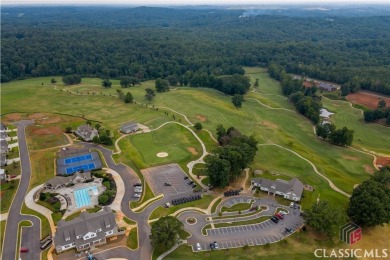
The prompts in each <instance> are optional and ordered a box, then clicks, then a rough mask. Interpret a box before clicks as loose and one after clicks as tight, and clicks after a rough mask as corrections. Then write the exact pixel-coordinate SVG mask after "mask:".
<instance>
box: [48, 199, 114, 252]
mask: <svg viewBox="0 0 390 260" xmlns="http://www.w3.org/2000/svg"><path fill="white" fill-rule="evenodd" d="M119 234H121V232H119V230H118V226H117V224H116V221H115V213H113V212H112V211H111V208H110V207H104V208H103V210H101V211H99V212H96V213H88V212H82V213H81V214H80V216H79V217H76V218H74V219H72V220H70V221H64V220H60V221H58V223H57V230H56V233H55V235H54V246H55V249H56V251H57V253H61V252H63V251H65V250H68V249H72V248H76V250H77V251H82V250H89V249H93V248H94V247H95V246H98V245H103V244H105V243H106V240H107V238H109V237H112V236H116V235H119Z"/></svg>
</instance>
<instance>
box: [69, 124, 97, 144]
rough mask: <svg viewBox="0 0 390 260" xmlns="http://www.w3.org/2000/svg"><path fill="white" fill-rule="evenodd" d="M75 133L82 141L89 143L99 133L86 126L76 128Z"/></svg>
mask: <svg viewBox="0 0 390 260" xmlns="http://www.w3.org/2000/svg"><path fill="white" fill-rule="evenodd" d="M75 133H76V134H77V135H78V136H80V137H81V138H82V139H84V141H91V140H92V139H93V138H94V137H95V136H98V135H99V132H98V131H97V130H96V129H95V128H93V127H91V126H90V125H88V124H85V125H81V126H79V127H77V130H76V131H75Z"/></svg>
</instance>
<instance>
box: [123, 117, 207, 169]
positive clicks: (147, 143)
mask: <svg viewBox="0 0 390 260" xmlns="http://www.w3.org/2000/svg"><path fill="white" fill-rule="evenodd" d="M119 146H120V148H121V150H122V154H123V156H125V157H126V156H130V157H131V158H132V160H133V162H134V163H135V164H136V166H137V167H138V168H140V169H143V168H147V167H150V166H153V165H158V164H165V163H170V162H178V163H179V162H182V161H189V160H194V159H196V158H198V157H199V156H200V155H201V153H202V150H201V146H200V143H199V141H198V140H196V139H195V137H194V136H193V134H192V133H191V132H190V131H189V130H188V129H186V128H185V127H183V126H181V125H178V124H174V123H169V124H166V125H164V126H163V127H161V128H160V129H158V130H156V131H152V132H150V133H144V134H136V135H130V136H129V137H125V138H123V139H122V140H121V141H120V142H119ZM190 147H192V148H194V149H195V151H193V152H194V153H196V154H193V153H192V152H191V151H190V149H189V148H190ZM160 152H166V153H168V156H167V157H163V158H160V157H157V156H156V155H157V153H160Z"/></svg>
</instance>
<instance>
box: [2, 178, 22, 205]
mask: <svg viewBox="0 0 390 260" xmlns="http://www.w3.org/2000/svg"><path fill="white" fill-rule="evenodd" d="M18 186H19V180H11V181H9V182H7V183H4V184H1V186H0V187H1V189H0V205H1V211H0V212H1V213H5V212H8V210H9V207H10V206H11V202H12V200H13V198H14V196H15V193H16V190H17V189H18Z"/></svg>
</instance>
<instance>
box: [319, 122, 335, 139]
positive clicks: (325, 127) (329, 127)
mask: <svg viewBox="0 0 390 260" xmlns="http://www.w3.org/2000/svg"><path fill="white" fill-rule="evenodd" d="M334 130H336V126H335V125H334V124H332V123H325V124H318V125H317V127H316V134H317V136H319V137H322V138H323V139H325V140H327V139H328V138H329V137H330V135H331V134H332V133H333V131H334Z"/></svg>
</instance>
